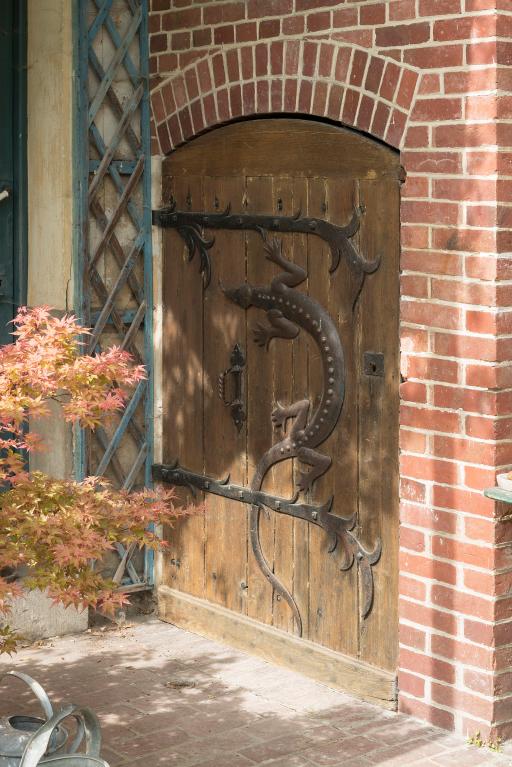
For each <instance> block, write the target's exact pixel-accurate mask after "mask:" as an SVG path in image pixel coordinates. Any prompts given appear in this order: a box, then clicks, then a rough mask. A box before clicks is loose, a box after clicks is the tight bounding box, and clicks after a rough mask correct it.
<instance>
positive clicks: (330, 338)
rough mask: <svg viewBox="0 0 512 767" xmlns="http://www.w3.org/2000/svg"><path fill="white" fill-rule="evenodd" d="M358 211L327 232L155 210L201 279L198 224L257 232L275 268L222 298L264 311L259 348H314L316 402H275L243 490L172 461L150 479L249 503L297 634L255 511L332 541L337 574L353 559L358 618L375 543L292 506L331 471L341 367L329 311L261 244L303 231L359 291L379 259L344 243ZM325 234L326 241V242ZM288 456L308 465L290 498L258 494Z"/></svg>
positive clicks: (271, 246)
mask: <svg viewBox="0 0 512 767" xmlns="http://www.w3.org/2000/svg"><path fill="white" fill-rule="evenodd" d="M361 212H362V211H361V209H360V208H359V209H357V210H356V211H355V213H354V216H353V219H352V221H351V222H350V224H349V225H348V226H346V227H336V226H335V225H332V224H328V222H322V223H323V224H326V225H327V224H328V226H329V227H331V229H330V230H327V229H326V228H325V227H319V226H318V224H319V221H318V220H317V219H300V217H292V218H286V217H276V218H274V217H268V216H230V214H229V211H226V212H224V213H223V214H213V215H210V214H201V215H200V214H196V213H189V214H186V213H181V212H178V211H176V210H175V209H174V208H172V209H170V210H167V211H165V212H163V211H158V212H157V213H158V214H159V217H158V222H159V223H161V224H162V225H169V226H175V227H176V228H177V229H178V231H180V233H181V234H182V236H184V237H185V239H186V241H187V243H188V246H189V255H190V257H193V255H194V252H195V250H196V248H197V249H199V253H200V257H201V259H202V267H201V268H202V271H203V275H204V274H206V278H207V280H209V276H210V265H209V259H208V254H207V250H208V249H209V248H210V247H211V244H213V243H212V241H211V240H205V239H204V238H203V237H202V234H201V232H202V226H210V227H213V226H217V227H218V228H220V227H221V226H222V228H231V229H255V230H257V231H259V233H260V234H261V236H262V238H263V243H264V250H265V253H266V257H267V259H268V260H270V261H271V262H273V263H274V264H276V265H277V266H279V267H280V269H281V270H282V271H281V272H280V273H279V274H278V275H277V276H276V277H275V278H274V279H273V280H272V282H271V284H270V285H263V286H255V285H250V284H247V283H244V284H242V285H239V286H237V287H234V288H225V289H223V290H224V294H225V296H226V298H227V299H228V300H229V301H231V302H232V303H234V304H236V305H238V306H239V307H241V308H242V309H244V310H248V309H249V308H251V307H254V308H257V309H263V310H264V311H265V312H266V316H265V320H264V321H260V322H258V323H257V324H256V326H255V328H254V329H253V336H254V341H255V343H257V344H258V345H259V346H261V347H264V348H267V347H268V345H269V343H270V342H271V341H272V339H274V338H283V339H289V340H291V339H293V338H296V337H297V336H298V335H299V333H300V332H301V330H302V331H303V332H306V333H308V334H309V335H310V336H311V338H312V339H313V341H314V343H315V344H316V346H317V348H318V352H319V359H320V361H321V362H320V364H321V366H322V372H323V381H324V384H323V391H322V394H321V398H320V401H319V404H318V405H317V406H316V408H314V407H313V406H312V404H311V402H310V401H309V400H308V399H303V400H298V401H296V402H294V403H292V404H290V405H286V406H284V405H281V404H279V403H276V407H275V408H274V410H273V412H272V421H273V424H274V427H275V428H276V429H277V430H280V439H279V440H278V441H277V442H276V443H275V444H274V445H272V447H270V448H269V450H267V451H266V453H265V454H264V455H263V456H262V457H261V459H260V460H259V462H258V464H257V466H256V470H255V472H254V475H253V478H252V481H251V485H250V487H249V488H247V487H241V486H238V485H231V484H230V483H229V479H228V480H224V481H221V480H216V479H213V478H209V477H205V476H203V475H198V474H194V473H193V472H190V471H186V470H185V469H181V468H180V467H179V465H178V464H176V465H175V466H155V467H154V470H155V478H157V479H162V480H164V481H168V482H171V483H173V484H181V485H185V486H188V487H189V488H190V489H200V490H203V491H205V492H209V493H213V494H216V495H222V496H224V497H226V498H231V499H233V500H238V501H240V502H242V503H247V504H249V505H250V506H251V512H250V540H251V546H252V550H253V553H254V556H255V558H256V561H257V562H258V564H259V566H260V569H261V570H262V572H263V574H264V575H265V577H266V578H267V580H268V581H269V583H270V584H271V585H272V587H273V589H274V590H275V592H276V593H277V594H278V595H280V596H281V597H282V598H283V599H284V600H285V601H286V602H287V603H288V605H289V607H290V609H291V610H292V612H293V615H294V619H295V624H296V628H297V633H298V634H299V635H301V634H302V619H301V616H300V612H299V608H298V606H297V604H296V602H295V599H294V598H293V596H292V594H291V593H290V592H289V590H288V589H287V588H286V587H285V586H284V584H282V583H281V582H280V580H279V579H278V578H277V576H276V575H275V574H274V572H273V570H272V568H271V567H270V565H269V564H268V562H267V560H266V559H265V556H264V553H263V551H262V547H261V541H260V534H259V519H260V512H261V510H262V509H263V508H270V509H273V510H274V511H276V512H279V513H284V514H288V515H289V516H293V517H296V518H300V519H304V520H306V521H308V522H310V523H313V524H316V525H318V526H320V527H322V528H323V529H324V530H326V531H327V532H328V533H330V534H331V536H332V540H331V545H330V547H329V551H330V552H333V551H334V550H335V549H336V548H337V547H338V544H339V545H340V546H339V547H340V548H342V549H343V552H344V558H343V561H342V564H341V565H340V569H341V570H347V569H349V568H351V567H352V565H353V564H354V562H356V563H357V566H358V568H359V572H360V574H361V586H362V600H361V608H360V609H361V616H362V618H366V616H367V615H368V614H369V612H370V610H371V607H372V603H373V594H374V585H373V573H372V567H373V565H375V564H376V563H377V562H378V560H379V558H380V555H381V543H380V541H379V540H378V541H377V542H376V544H375V546H374V548H373V550H371V551H370V550H367V549H366V548H365V547H364V546H363V545H362V543H361V542H360V541H359V540H358V538H357V536H356V534H355V533H354V532H353V530H354V526H355V517H350V518H349V519H344V518H343V517H339V516H337V515H335V514H333V513H332V512H331V508H332V500H333V499H331V500H330V501H329V502H328V503H327V504H324V505H323V506H315V505H312V504H309V503H299V502H298V498H299V494H300V493H301V492H304V493H307V492H308V491H310V490H311V488H312V486H313V484H314V483H315V481H316V480H317V479H318V478H319V477H321V476H322V475H323V474H325V472H326V471H327V470H328V469H329V468H330V466H331V463H332V459H331V457H330V456H328V455H325V454H324V453H323V452H321V450H320V449H319V448H320V447H321V446H322V444H323V443H324V442H325V441H326V440H327V438H328V437H329V436H330V434H331V433H332V431H333V430H334V429H335V427H336V425H337V423H338V420H339V417H340V413H341V410H342V407H343V402H344V396H345V362H344V354H343V348H342V344H341V340H340V337H339V333H338V330H337V327H336V325H335V324H334V322H333V320H332V319H331V317H330V315H329V313H328V312H327V311H326V309H325V308H324V307H323V306H322V305H321V304H320V303H318V301H316V300H315V299H314V298H312V297H311V296H309V295H307V294H306V293H304V292H302V291H299V290H295V288H297V287H298V286H299V285H301V284H302V283H303V282H304V281H305V280H306V278H307V273H306V271H305V270H304V269H303V268H302V267H300V266H299V265H297V264H294V263H292V262H290V261H289V260H288V259H287V258H285V256H284V255H283V251H282V242H281V241H280V240H278V239H277V238H272V239H268V238H267V237H266V235H265V230H266V229H267V230H268V229H274V230H278V231H280V232H285V231H286V232H292V231H307V232H308V233H315V234H319V235H320V236H322V237H324V239H327V241H328V242H330V243H331V251H332V253H333V266H334V268H336V266H337V265H338V263H339V259H340V257H341V255H342V254H344V255H345V256H346V258H347V259H348V261H349V263H350V265H351V266H352V267H353V268H354V269H356V270H357V271H358V273H359V275H360V277H361V281H360V287H359V291H360V288H361V287H362V284H363V281H364V277H365V275H366V274H369V273H371V272H373V271H375V270H376V269H377V268H378V265H379V262H380V259H377V260H375V261H372V262H367V261H365V260H364V259H362V258H361V257H360V255H359V254H358V253H357V251H356V250H355V248H354V247H353V245H352V243H350V242H349V238H350V237H351V236H353V235H354V234H355V232H356V231H357V229H358V228H359V221H360V216H361ZM212 219H213V220H212ZM166 222H167V223H166ZM312 223H315V226H314V227H312V226H311V224H312ZM301 227H304V228H301ZM306 227H307V228H306ZM321 232H322V233H321ZM329 233H330V234H329ZM328 235H329V236H330V237H331V239H330V240H329V238H328ZM359 291H358V292H359ZM292 458H296V459H298V460H299V461H300V462H301V464H303V465H305V466H307V467H309V470H303V471H302V472H301V473H300V475H299V479H298V481H297V485H296V491H297V492H296V496H295V497H294V498H293V499H288V500H287V499H283V498H278V497H275V496H272V495H269V494H268V493H264V492H262V489H261V488H262V485H263V481H264V479H265V477H266V475H267V473H268V471H269V470H270V469H271V467H272V466H274V465H275V464H277V463H279V462H281V461H285V460H289V459H292Z"/></svg>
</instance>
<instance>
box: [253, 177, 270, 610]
mask: <svg viewBox="0 0 512 767" xmlns="http://www.w3.org/2000/svg"><path fill="white" fill-rule="evenodd" d="M246 184H247V186H246V194H247V208H246V210H247V212H248V213H251V212H252V213H262V212H267V211H269V210H271V207H272V177H271V176H261V177H248V178H247V180H246ZM246 253H247V281H248V282H249V283H250V284H251V285H269V284H270V282H271V280H272V278H273V277H274V276H275V267H274V266H273V265H272V264H271V263H270V261H267V259H266V258H265V253H264V250H263V243H262V239H261V237H260V235H259V234H257V233H256V232H248V233H247V235H246ZM261 319H263V318H262V316H261V310H259V309H254V308H253V309H249V310H248V312H247V347H248V349H247V363H248V364H247V391H248V392H249V397H248V420H247V428H248V431H247V448H248V455H247V459H248V484H250V483H251V481H252V477H253V475H254V472H255V469H256V466H257V464H258V461H259V460H260V458H261V457H262V456H263V455H264V453H265V452H266V451H267V450H268V449H269V447H270V446H271V445H272V440H273V436H274V435H273V429H272V420H271V412H272V403H273V396H274V394H273V370H274V364H275V347H274V348H272V344H270V347H269V349H268V350H265V349H262V348H260V347H259V346H257V345H256V344H255V343H254V341H253V334H252V330H253V328H254V326H255V324H256V323H257V322H259V321H260V320H261ZM272 486H273V485H272V476H271V474H270V472H269V476H267V478H266V481H265V482H264V484H263V489H265V490H267V489H268V490H269V491H270V492H272ZM275 516H276V515H275V513H274V512H273V511H269V512H268V513H266V512H265V511H262V512H261V514H260V540H261V546H262V549H263V553H264V556H265V558H266V559H267V561H268V564H269V566H270V568H273V567H274V562H273V555H274V535H275ZM249 545H250V544H249ZM248 570H249V581H248V583H249V589H248V615H249V617H251V618H256V619H258V620H260V621H262V622H263V623H267V624H271V623H272V616H273V611H272V608H273V593H272V592H273V589H272V587H271V585H270V584H269V582H268V581H267V579H266V578H265V576H264V575H263V573H262V572H261V570H260V568H259V566H258V564H257V563H256V560H255V558H254V554H253V553H252V551H251V550H249V566H248Z"/></svg>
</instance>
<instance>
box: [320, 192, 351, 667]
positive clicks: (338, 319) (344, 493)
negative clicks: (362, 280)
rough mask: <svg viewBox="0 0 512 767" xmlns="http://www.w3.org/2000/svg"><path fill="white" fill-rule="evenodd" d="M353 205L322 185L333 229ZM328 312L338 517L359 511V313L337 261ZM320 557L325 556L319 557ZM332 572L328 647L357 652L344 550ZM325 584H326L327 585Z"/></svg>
mask: <svg viewBox="0 0 512 767" xmlns="http://www.w3.org/2000/svg"><path fill="white" fill-rule="evenodd" d="M356 204H357V183H356V181H355V180H354V179H350V178H339V179H329V180H328V181H327V217H328V218H329V220H330V221H334V222H336V223H337V224H338V225H344V224H346V223H347V222H348V221H350V219H351V217H352V214H353V210H354V205H356ZM327 280H328V284H329V295H328V303H327V309H328V311H329V314H330V315H331V317H332V319H333V320H334V321H335V323H336V324H337V326H338V329H339V334H340V338H341V343H342V346H343V354H344V361H345V397H344V402H343V409H342V411H341V414H340V418H339V421H338V424H337V427H336V428H335V430H334V432H333V433H332V435H331V437H330V440H329V443H328V444H329V455H330V456H331V457H332V466H331V469H330V472H331V474H332V482H333V485H334V487H333V495H334V504H333V508H332V511H333V513H334V514H338V515H339V516H342V517H350V516H351V515H352V514H356V515H357V508H358V455H357V448H358V424H357V401H358V394H357V372H356V370H357V358H358V356H359V348H358V325H359V321H360V318H359V314H358V312H357V309H356V310H355V311H354V300H355V297H356V295H357V289H358V284H359V281H358V277H357V276H356V274H355V273H354V270H353V269H352V268H351V267H350V266H349V265H348V264H347V263H346V262H345V261H344V260H343V259H342V260H341V263H340V265H339V266H338V268H337V270H336V271H335V272H334V273H333V274H331V275H329V276H328V278H327ZM324 556H325V555H324ZM326 556H328V557H331V556H332V557H333V558H334V559H335V561H336V566H337V573H336V578H335V580H334V582H333V583H332V587H331V592H330V593H331V598H330V602H329V608H328V609H329V614H330V616H331V618H330V620H332V622H333V623H332V630H333V634H332V638H331V640H330V642H329V646H330V647H331V648H332V649H334V650H339V651H340V652H344V653H346V654H348V655H353V656H356V655H357V652H358V594H357V569H356V567H355V566H352V567H351V568H350V569H349V570H341V567H342V566H343V565H344V562H345V556H346V554H345V552H344V550H343V547H342V546H341V545H340V546H339V547H338V549H337V551H336V552H334V554H333V555H329V554H328V555H326ZM326 585H327V584H326Z"/></svg>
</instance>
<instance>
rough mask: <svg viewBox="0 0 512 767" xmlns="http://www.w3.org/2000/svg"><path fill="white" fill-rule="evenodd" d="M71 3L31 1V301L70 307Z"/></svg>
mask: <svg viewBox="0 0 512 767" xmlns="http://www.w3.org/2000/svg"><path fill="white" fill-rule="evenodd" d="M72 5H73V4H72V2H71V0H28V40H27V51H28V56H27V57H28V61H27V66H28V69H27V101H28V103H27V110H28V153H27V154H28V158H27V164H28V223H29V227H28V257H29V270H28V302H29V304H30V305H34V304H49V305H51V306H53V307H55V308H56V309H66V308H72V295H73V294H72V274H71V263H72V231H73V177H72V171H73V162H72V99H73V56H72V18H71V17H72Z"/></svg>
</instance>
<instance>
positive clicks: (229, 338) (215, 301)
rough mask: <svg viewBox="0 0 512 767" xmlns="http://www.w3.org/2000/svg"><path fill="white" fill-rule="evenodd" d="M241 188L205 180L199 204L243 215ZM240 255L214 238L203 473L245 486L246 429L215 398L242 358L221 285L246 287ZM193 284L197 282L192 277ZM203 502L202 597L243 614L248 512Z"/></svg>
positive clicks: (239, 235) (207, 298) (232, 180)
mask: <svg viewBox="0 0 512 767" xmlns="http://www.w3.org/2000/svg"><path fill="white" fill-rule="evenodd" d="M244 187H245V182H244V179H243V177H241V176H238V177H233V176H231V177H228V178H222V177H219V178H211V177H206V178H205V180H204V195H203V204H204V206H207V205H208V204H210V205H211V204H212V202H213V201H214V200H215V199H217V200H218V203H219V207H221V208H222V207H225V206H226V205H227V204H228V203H231V205H232V206H233V209H234V210H235V211H238V210H242V198H243V193H244ZM192 204H193V203H192ZM244 251H245V237H244V234H243V232H222V231H219V232H216V233H215V244H214V246H213V248H212V249H211V251H210V253H211V258H212V269H213V278H212V281H211V283H210V285H209V286H208V289H207V290H205V291H204V303H203V307H204V321H203V333H204V343H203V349H204V352H203V360H204V363H203V381H204V384H203V385H204V398H203V408H204V427H203V428H204V432H203V433H204V445H205V452H204V467H205V473H206V474H208V475H209V476H211V477H218V478H221V477H225V476H227V475H228V474H230V476H231V479H232V480H233V482H237V483H239V484H241V485H242V486H244V485H245V484H246V482H247V473H246V449H247V444H246V435H247V424H246V423H245V424H244V425H243V426H242V428H241V430H240V431H238V429H237V427H236V426H235V424H234V423H233V420H232V418H231V412H230V409H229V408H228V407H226V405H225V404H224V403H223V402H222V400H221V399H220V397H219V393H218V380H219V375H220V374H222V372H223V371H224V370H226V369H228V368H229V366H230V356H231V352H232V349H233V347H234V345H235V344H237V343H238V344H240V345H241V347H242V349H243V350H244V352H245V353H247V340H246V316H245V312H244V310H243V309H242V308H240V307H239V306H236V305H235V304H233V303H231V302H230V301H228V300H227V299H226V297H225V295H224V292H223V290H222V288H223V286H225V287H228V286H236V285H242V284H243V283H244V282H245V258H244V257H243V254H244ZM241 254H242V257H241ZM193 271H194V272H195V271H196V270H195V269H193ZM196 279H197V280H198V281H200V276H199V275H198V274H197V273H196ZM226 389H227V391H226V394H227V395H228V396H230V395H231V393H232V389H233V380H232V379H231V378H230V377H229V376H228V378H227V380H226ZM205 500H206V516H205V524H206V538H205V557H206V564H205V577H206V596H207V598H208V599H210V600H211V601H212V602H216V603H218V604H222V605H224V606H225V607H228V608H229V609H231V610H237V611H239V612H242V613H243V612H245V610H246V604H247V597H246V591H247V589H246V588H245V585H246V581H247V544H246V541H247V509H246V507H245V506H243V505H241V504H239V503H237V502H236V501H231V500H227V499H225V498H221V497H219V496H214V495H207V496H206V498H205Z"/></svg>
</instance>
